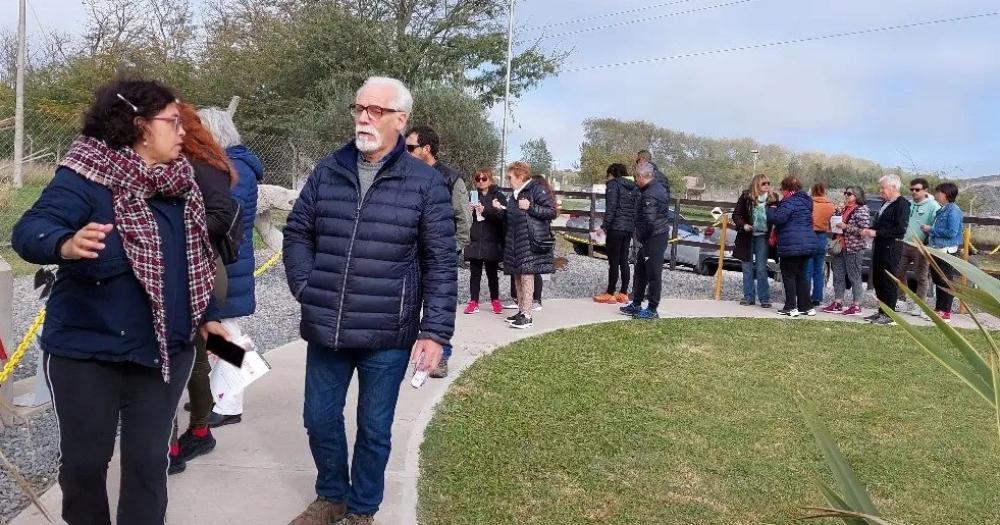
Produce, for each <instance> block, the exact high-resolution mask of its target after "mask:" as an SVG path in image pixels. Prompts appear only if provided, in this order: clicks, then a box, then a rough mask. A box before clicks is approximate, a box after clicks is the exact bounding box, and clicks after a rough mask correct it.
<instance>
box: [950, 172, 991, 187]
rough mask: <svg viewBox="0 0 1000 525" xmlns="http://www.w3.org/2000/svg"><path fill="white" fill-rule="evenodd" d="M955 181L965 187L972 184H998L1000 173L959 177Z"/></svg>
mask: <svg viewBox="0 0 1000 525" xmlns="http://www.w3.org/2000/svg"><path fill="white" fill-rule="evenodd" d="M955 182H957V183H959V185H960V186H964V187H967V188H968V187H972V186H1000V173H998V174H996V175H987V176H985V177H976V178H974V179H960V180H957V181H955Z"/></svg>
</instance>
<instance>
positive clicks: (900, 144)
mask: <svg viewBox="0 0 1000 525" xmlns="http://www.w3.org/2000/svg"><path fill="white" fill-rule="evenodd" d="M737 1H738V0H687V1H678V0H674V1H673V2H669V1H668V0H667V1H665V0H615V1H607V0H578V1H560V0H524V1H522V2H518V4H517V10H516V16H515V24H516V26H517V27H518V28H519V29H518V38H519V39H520V40H521V41H522V42H530V41H532V40H533V39H534V38H536V37H539V36H552V35H557V34H559V33H565V32H567V31H576V30H580V29H586V28H590V27H594V26H601V25H607V24H616V23H621V24H623V25H622V26H620V27H615V28H610V29H601V30H597V31H592V32H586V33H581V34H575V35H568V36H555V37H551V38H546V39H545V40H544V41H543V45H544V46H545V47H546V48H547V49H557V50H563V51H571V55H570V57H569V59H568V61H567V63H566V68H567V69H571V68H576V67H586V66H593V65H600V64H607V63H614V62H621V61H627V60H633V59H644V58H656V57H664V56H671V55H677V54H684V53H691V52H700V51H711V50H716V49H724V48H731V47H740V46H745V45H752V44H761V43H767V42H774V41H782V40H789V39H798V38H805V37H813V36H819V35H826V34H831V33H840V32H846V31H854V30H860V29H868V28H876V27H883V26H892V25H899V24H908V23H913V22H922V21H928V20H934V19H942V18H951V17H959V16H966V15H973V14H979V13H987V12H993V11H1000V2H998V1H997V0H951V1H948V2H944V1H941V0H837V1H833V0H743V1H742V2H740V3H735V4H734V5H729V6H725V7H719V8H715V9H706V10H703V11H700V12H697V13H691V14H685V15H678V16H670V17H664V18H660V19H656V20H646V21H644V20H642V19H643V18H647V17H655V16H660V15H667V14H669V13H675V12H679V11H687V10H691V9H698V8H705V7H710V6H714V5H719V4H728V3H733V2H737ZM29 3H31V4H32V6H33V7H34V9H35V11H36V12H37V14H38V19H39V21H40V22H41V25H42V26H44V27H46V28H58V29H60V30H63V31H73V30H75V28H78V27H79V25H80V21H81V19H82V17H83V6H82V4H81V0H29ZM196 3H197V0H196ZM666 3H673V4H674V5H668V6H661V7H655V8H651V9H646V10H643V11H640V12H637V13H633V14H627V15H620V16H611V17H607V18H601V19H599V20H593V21H589V22H580V23H574V24H570V25H567V26H561V27H556V28H551V29H548V30H546V31H530V30H528V29H530V28H532V27H537V26H540V25H546V24H554V23H559V22H564V21H569V20H574V19H578V18H583V17H589V16H596V15H603V14H609V13H614V12H620V11H626V10H631V9H638V8H643V7H648V6H656V5H660V4H666ZM4 4H5V7H4V9H3V10H2V11H0V26H2V27H13V26H14V24H15V21H16V7H15V6H16V4H15V2H14V1H13V0H6V1H4ZM7 5H10V6H11V7H13V9H8V8H7V7H6V6H7ZM28 27H29V32H37V31H38V27H39V24H38V23H37V22H36V20H35V18H34V15H33V14H32V13H30V12H29V17H28ZM998 51H1000V16H994V17H987V18H981V19H977V20H972V21H965V22H958V23H951V24H941V25H936V26H927V27H919V28H914V29H905V30H900V31H891V32H884V33H878V34H869V35H862V36H855V37H847V38H840V39H831V40H824V41H819V42H809V43H803V44H797V45H791V46H783V47H772V48H766V49H757V50H748V51H741V52H735V53H727V54H718V55H712V56H702V57H695V58H688V59H680V60H670V61H662V62H654V63H650V64H645V65H633V66H624V67H617V68H610V69H604V70H592V71H580V72H566V73H563V74H561V75H559V76H558V77H555V78H550V79H548V80H546V81H545V82H544V83H543V84H542V85H541V86H540V87H539V88H537V89H535V90H534V91H532V92H530V93H528V94H527V95H525V96H524V97H522V98H521V99H520V100H519V101H517V102H516V104H515V106H514V108H513V117H514V123H513V129H512V132H511V135H510V144H511V147H510V151H509V155H508V157H509V158H516V157H518V156H519V153H520V152H519V149H520V148H519V146H520V144H521V143H523V142H525V141H526V140H528V139H530V138H534V137H540V136H541V137H545V139H546V140H547V141H548V143H549V145H550V149H551V150H552V152H553V154H554V156H555V157H556V160H557V162H558V164H559V166H560V167H563V168H567V167H571V166H573V165H574V164H575V163H577V162H578V160H579V148H580V142H581V141H582V138H583V133H582V127H581V123H582V121H583V120H584V119H586V118H590V117H617V118H621V119H644V120H648V121H651V122H654V123H656V124H658V125H661V126H665V127H670V128H673V129H677V130H681V131H685V132H690V133H698V134H703V135H709V136H718V137H723V136H724V137H743V136H749V137H753V138H755V139H757V140H760V141H764V142H773V143H778V144H783V145H785V146H788V147H790V148H792V149H795V150H798V151H823V152H826V153H831V154H832V153H847V154H851V155H855V156H859V157H865V158H870V159H872V160H875V161H878V162H881V163H883V164H885V165H888V166H895V165H901V166H904V167H907V168H909V167H911V166H912V165H916V166H917V167H918V168H920V169H944V170H947V171H949V172H951V173H952V174H953V175H955V176H963V177H973V176H979V175H988V174H996V173H1000V156H998V146H1000V60H998V58H997V52H998ZM418 103H419V101H418ZM501 114H502V112H501V111H500V109H499V108H496V109H495V110H494V111H493V112H492V115H493V117H494V119H495V120H497V122H499V118H500V115H501Z"/></svg>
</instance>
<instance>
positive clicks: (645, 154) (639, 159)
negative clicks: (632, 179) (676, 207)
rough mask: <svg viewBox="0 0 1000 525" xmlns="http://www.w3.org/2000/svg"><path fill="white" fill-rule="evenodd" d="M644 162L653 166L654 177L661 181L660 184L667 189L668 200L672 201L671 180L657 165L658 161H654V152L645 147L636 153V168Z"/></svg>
mask: <svg viewBox="0 0 1000 525" xmlns="http://www.w3.org/2000/svg"><path fill="white" fill-rule="evenodd" d="M643 162H646V163H649V165H650V166H652V167H653V177H654V178H655V179H656V182H659V183H660V184H662V185H663V189H664V190H666V192H667V202H670V180H669V179H667V176H666V175H664V174H663V172H662V171H660V168H659V167H658V166H657V165H656V163H655V162H653V154H652V153H650V152H649V150H645V149H644V150H639V152H638V153H636V155H635V166H636V168H637V169H638V167H639V165H640V164H642V163H643Z"/></svg>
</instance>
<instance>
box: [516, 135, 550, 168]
mask: <svg viewBox="0 0 1000 525" xmlns="http://www.w3.org/2000/svg"><path fill="white" fill-rule="evenodd" d="M521 155H522V157H523V158H522V159H521V160H523V161H524V162H526V163H528V166H530V167H531V174H532V175H543V176H548V175H549V174H551V173H552V153H549V146H548V145H547V144H546V143H545V138H544V137H539V138H537V139H531V140H529V141H528V142H525V143H524V144H521Z"/></svg>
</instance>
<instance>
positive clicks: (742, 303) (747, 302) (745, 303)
mask: <svg viewBox="0 0 1000 525" xmlns="http://www.w3.org/2000/svg"><path fill="white" fill-rule="evenodd" d="M753 304H754V302H753V301H751V300H749V299H740V306H753Z"/></svg>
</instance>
